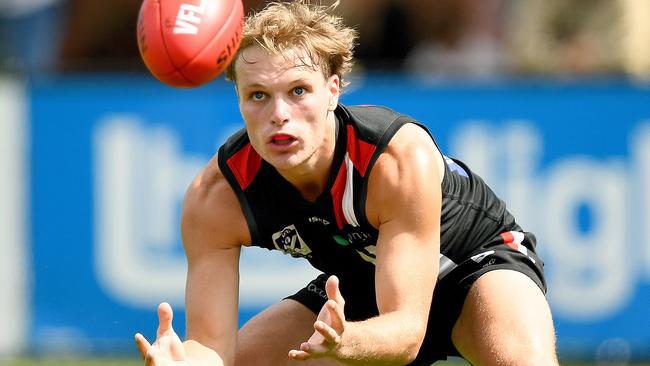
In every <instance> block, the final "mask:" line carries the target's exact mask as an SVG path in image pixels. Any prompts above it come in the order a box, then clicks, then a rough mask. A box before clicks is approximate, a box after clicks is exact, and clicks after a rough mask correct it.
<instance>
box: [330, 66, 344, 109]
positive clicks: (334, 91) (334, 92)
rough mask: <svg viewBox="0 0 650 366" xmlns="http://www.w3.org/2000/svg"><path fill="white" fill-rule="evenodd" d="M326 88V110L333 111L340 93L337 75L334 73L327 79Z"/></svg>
mask: <svg viewBox="0 0 650 366" xmlns="http://www.w3.org/2000/svg"><path fill="white" fill-rule="evenodd" d="M327 90H329V92H330V100H329V104H328V110H329V111H333V110H335V109H336V106H337V104H338V103H339V96H340V95H341V79H340V78H339V76H338V75H336V74H334V75H332V76H330V77H329V79H327Z"/></svg>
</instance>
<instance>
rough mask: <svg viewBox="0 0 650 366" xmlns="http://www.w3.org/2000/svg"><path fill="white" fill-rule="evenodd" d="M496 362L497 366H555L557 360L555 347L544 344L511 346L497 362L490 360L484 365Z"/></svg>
mask: <svg viewBox="0 0 650 366" xmlns="http://www.w3.org/2000/svg"><path fill="white" fill-rule="evenodd" d="M493 361H497V362H496V364H499V365H521V366H555V365H558V360H557V356H556V352H555V347H554V346H553V347H551V346H549V345H548V344H545V343H544V342H541V341H540V342H537V343H521V344H512V345H511V347H509V348H508V349H507V350H504V351H503V352H501V356H499V357H498V359H497V360H490V361H489V362H486V363H485V364H486V365H490V364H493Z"/></svg>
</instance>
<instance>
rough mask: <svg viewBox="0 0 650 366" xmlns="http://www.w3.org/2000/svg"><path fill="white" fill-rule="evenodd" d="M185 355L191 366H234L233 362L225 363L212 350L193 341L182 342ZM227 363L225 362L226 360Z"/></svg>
mask: <svg viewBox="0 0 650 366" xmlns="http://www.w3.org/2000/svg"><path fill="white" fill-rule="evenodd" d="M183 346H184V347H185V352H186V353H187V359H188V363H189V364H190V365H191V366H225V365H234V361H233V362H228V363H226V362H225V361H224V360H223V359H222V358H221V357H220V356H219V354H217V352H215V351H214V350H213V349H211V348H209V347H206V346H204V345H202V344H201V343H199V342H197V341H193V340H188V341H185V342H183ZM226 361H227V360H226Z"/></svg>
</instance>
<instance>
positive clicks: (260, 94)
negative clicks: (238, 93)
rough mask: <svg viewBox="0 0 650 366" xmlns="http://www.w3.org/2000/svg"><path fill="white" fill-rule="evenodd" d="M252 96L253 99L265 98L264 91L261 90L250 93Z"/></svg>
mask: <svg viewBox="0 0 650 366" xmlns="http://www.w3.org/2000/svg"><path fill="white" fill-rule="evenodd" d="M250 96H251V99H253V100H262V99H264V93H263V92H261V91H256V92H252V93H251V94H250Z"/></svg>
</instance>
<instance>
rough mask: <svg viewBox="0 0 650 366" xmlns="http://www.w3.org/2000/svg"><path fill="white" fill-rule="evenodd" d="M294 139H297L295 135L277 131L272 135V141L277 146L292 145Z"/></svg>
mask: <svg viewBox="0 0 650 366" xmlns="http://www.w3.org/2000/svg"><path fill="white" fill-rule="evenodd" d="M294 141H296V138H295V137H293V136H291V135H287V134H285V133H276V134H274V135H273V136H271V143H272V144H273V145H276V146H288V145H291V144H292V143H293V142H294Z"/></svg>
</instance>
